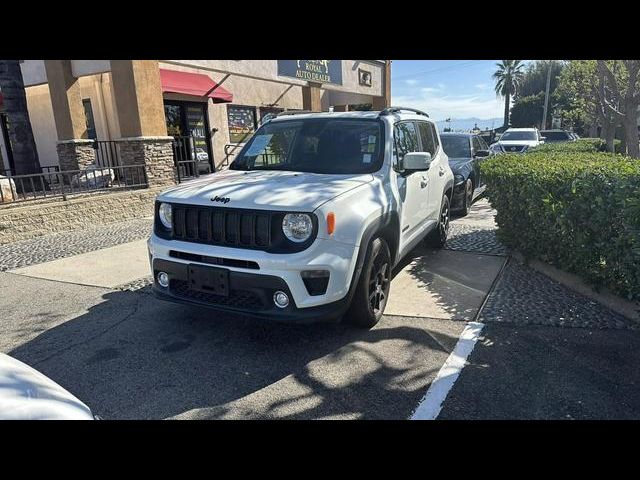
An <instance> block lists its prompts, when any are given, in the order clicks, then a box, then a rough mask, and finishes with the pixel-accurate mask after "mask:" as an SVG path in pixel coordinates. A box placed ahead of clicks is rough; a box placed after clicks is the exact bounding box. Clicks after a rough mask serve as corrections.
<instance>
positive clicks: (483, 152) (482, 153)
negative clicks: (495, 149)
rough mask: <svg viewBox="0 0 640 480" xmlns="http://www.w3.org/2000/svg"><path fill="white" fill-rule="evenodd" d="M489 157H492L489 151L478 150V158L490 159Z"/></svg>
mask: <svg viewBox="0 0 640 480" xmlns="http://www.w3.org/2000/svg"><path fill="white" fill-rule="evenodd" d="M489 155H491V152H490V151H489V150H476V157H480V158H482V157H488V156H489Z"/></svg>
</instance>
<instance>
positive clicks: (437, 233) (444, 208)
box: [426, 195, 451, 248]
mask: <svg viewBox="0 0 640 480" xmlns="http://www.w3.org/2000/svg"><path fill="white" fill-rule="evenodd" d="M450 218H451V206H450V202H449V197H448V196H447V195H444V196H443V197H442V204H441V206H440V217H439V219H438V226H437V227H436V228H435V229H433V231H431V232H430V233H429V235H427V238H426V243H427V245H429V246H430V247H434V248H442V247H444V244H445V243H447V237H448V236H449V220H450Z"/></svg>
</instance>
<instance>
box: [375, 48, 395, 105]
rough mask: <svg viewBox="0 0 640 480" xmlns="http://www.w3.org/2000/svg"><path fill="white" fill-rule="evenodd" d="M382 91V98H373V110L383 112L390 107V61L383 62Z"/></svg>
mask: <svg viewBox="0 0 640 480" xmlns="http://www.w3.org/2000/svg"><path fill="white" fill-rule="evenodd" d="M382 91H383V92H384V95H383V96H381V97H373V106H372V109H373V110H384V109H385V108H387V107H390V106H391V60H385V65H384V72H383V75H382Z"/></svg>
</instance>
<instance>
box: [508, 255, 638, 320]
mask: <svg viewBox="0 0 640 480" xmlns="http://www.w3.org/2000/svg"><path fill="white" fill-rule="evenodd" d="M510 253H511V256H512V257H513V258H514V259H515V260H517V261H518V262H520V263H523V264H525V265H528V266H529V267H531V268H533V269H534V270H536V271H537V272H540V273H542V274H543V275H546V276H547V277H549V278H551V279H552V280H555V281H556V282H558V283H560V284H562V285H564V286H565V287H567V288H569V289H571V290H573V291H574V292H578V293H580V294H582V295H584V296H585V297H588V298H591V299H592V300H595V301H596V302H598V303H601V304H602V305H604V306H605V307H607V308H609V309H611V310H613V311H614V312H616V313H619V314H620V315H622V316H624V317H626V318H628V319H629V320H633V321H634V322H638V323H640V303H638V302H632V301H631V300H625V299H624V298H622V297H619V296H618V295H615V294H614V293H611V292H610V291H609V290H607V289H606V288H602V289H600V291H599V292H596V291H595V290H594V289H593V287H591V286H590V285H588V284H587V283H585V281H584V280H582V278H580V277H579V276H577V275H575V274H573V273H569V272H565V271H564V270H560V269H559V268H556V267H554V266H553V265H549V264H548V263H545V262H542V261H540V260H535V259H530V260H526V259H525V257H524V255H522V253H520V252H514V251H511V252H510Z"/></svg>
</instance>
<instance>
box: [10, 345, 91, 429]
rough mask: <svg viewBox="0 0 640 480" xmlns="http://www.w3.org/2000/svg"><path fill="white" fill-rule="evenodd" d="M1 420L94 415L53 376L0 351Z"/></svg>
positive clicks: (89, 416)
mask: <svg viewBox="0 0 640 480" xmlns="http://www.w3.org/2000/svg"><path fill="white" fill-rule="evenodd" d="M0 420H93V415H92V414H91V410H90V409H89V407H87V406H86V405H85V404H84V403H82V402H81V401H80V400H78V399H77V398H76V397H74V396H73V395H72V394H71V393H69V392H68V391H67V390H65V389H64V388H62V387H61V386H60V385H58V384H57V383H55V382H54V381H53V380H51V379H50V378H48V377H46V376H45V375H43V374H42V373H40V372H38V371H37V370H35V369H33V368H31V367H30V366H28V365H26V364H24V363H22V362H21V361H19V360H16V359H15V358H12V357H10V356H8V355H5V354H3V353H0Z"/></svg>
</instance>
